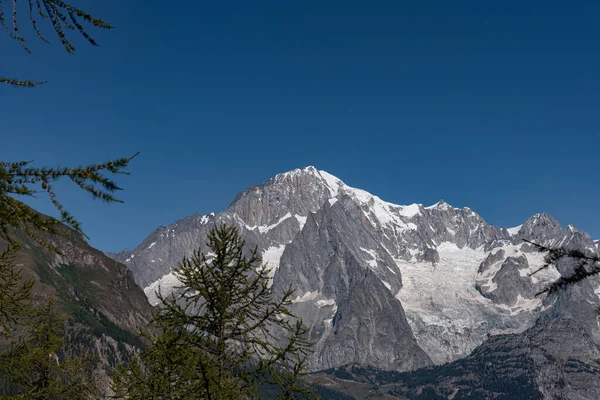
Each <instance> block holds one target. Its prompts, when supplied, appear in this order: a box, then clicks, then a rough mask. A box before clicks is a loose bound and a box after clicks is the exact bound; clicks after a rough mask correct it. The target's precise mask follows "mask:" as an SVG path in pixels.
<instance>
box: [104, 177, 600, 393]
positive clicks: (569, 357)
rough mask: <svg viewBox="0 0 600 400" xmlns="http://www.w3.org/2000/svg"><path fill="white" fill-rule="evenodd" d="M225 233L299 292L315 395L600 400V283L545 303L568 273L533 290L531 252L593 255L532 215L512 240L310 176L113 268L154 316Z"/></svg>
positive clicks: (579, 237) (553, 274) (269, 188)
mask: <svg viewBox="0 0 600 400" xmlns="http://www.w3.org/2000/svg"><path fill="white" fill-rule="evenodd" d="M222 223H226V224H234V225H236V226H237V227H238V228H239V229H240V232H241V233H242V236H243V237H244V239H245V240H246V243H247V245H249V246H252V247H254V246H256V247H257V248H258V250H259V252H260V254H261V255H262V258H263V261H264V263H265V266H264V268H268V269H269V271H270V276H271V277H272V286H271V288H272V290H273V291H274V292H275V293H276V294H279V293H282V292H283V291H284V290H285V289H287V287H288V286H289V285H292V287H294V288H295V289H296V292H295V294H296V299H295V301H294V304H293V311H294V312H295V313H296V315H298V316H300V317H302V319H303V321H304V323H305V324H306V325H307V326H308V327H310V337H311V339H312V340H313V341H314V342H315V343H316V344H315V348H314V353H313V354H312V356H311V359H310V368H311V370H312V371H313V372H314V374H313V375H312V376H311V379H314V380H315V381H318V382H321V383H322V384H323V385H325V386H328V387H329V388H330V389H333V390H335V391H336V392H333V391H330V392H328V393H329V395H328V396H330V398H346V397H344V396H353V397H355V398H423V399H425V398H454V399H459V398H481V399H488V398H495V399H500V398H504V399H519V398H523V399H525V398H532V399H534V398H547V399H555V398H565V399H598V398H600V350H599V348H598V346H597V345H598V344H599V343H600V326H599V323H598V319H597V310H598V309H599V308H600V298H599V296H598V294H599V293H600V284H599V281H597V280H587V281H584V282H582V283H579V284H577V285H573V286H570V287H566V288H564V289H561V290H559V291H557V292H554V293H552V294H551V295H546V294H543V295H539V296H536V293H538V292H540V291H541V290H543V289H544V288H545V287H546V286H547V285H549V284H550V283H551V282H552V281H554V280H555V279H557V278H558V277H560V276H561V274H563V275H568V274H569V273H570V272H571V269H572V265H570V264H569V263H568V262H562V263H559V264H558V265H556V266H551V267H549V268H546V269H544V270H542V271H540V272H539V273H536V274H534V275H531V273H532V272H533V271H536V270H537V269H538V268H540V267H541V266H542V265H544V259H543V254H540V253H539V252H537V250H536V248H534V247H533V246H532V245H530V244H528V243H527V242H525V241H524V240H523V239H526V240H529V241H533V242H536V243H540V244H544V245H547V246H566V247H568V248H573V249H580V250H582V251H583V252H585V253H586V254H589V255H592V254H598V243H597V242H595V241H593V240H592V239H591V238H590V237H589V235H588V234H586V233H585V232H582V231H579V230H577V229H576V228H575V227H573V226H567V227H565V228H563V227H561V226H560V225H559V223H558V222H557V221H556V220H554V219H553V218H552V217H551V216H549V215H546V214H536V215H533V216H531V217H530V218H529V219H527V220H526V221H524V222H523V224H522V225H520V226H517V227H512V228H508V229H507V228H501V227H497V226H493V225H489V224H488V223H486V222H485V220H484V219H483V218H482V217H481V216H479V215H478V214H477V213H475V212H473V211H472V210H471V209H469V208H455V207H452V206H450V205H449V204H447V203H445V202H444V201H440V202H438V203H437V204H434V205H432V206H429V207H424V206H423V205H421V204H411V205H407V206H401V205H395V204H392V203H388V202H386V201H384V200H382V199H380V198H379V197H377V196H375V195H372V194H370V193H367V192H365V191H363V190H360V189H355V188H352V187H349V186H347V185H346V184H344V183H343V182H342V181H341V180H340V179H338V178H336V177H334V176H332V175H330V174H328V173H327V172H324V171H320V170H317V169H316V168H314V167H307V168H304V169H296V170H293V171H290V172H286V173H282V174H279V175H277V176H275V177H274V178H272V179H270V180H269V181H268V182H266V183H264V184H262V185H260V186H251V187H249V188H248V189H246V190H244V191H243V192H241V193H240V194H239V195H238V196H237V197H236V198H235V199H234V200H233V202H232V203H231V205H230V206H229V207H228V208H227V209H226V210H225V211H223V212H221V213H216V214H210V215H199V214H194V215H191V216H189V217H187V218H184V219H182V220H179V221H177V222H174V223H172V224H171V225H169V226H166V227H164V226H161V227H159V228H157V229H156V230H155V231H154V232H152V233H151V234H150V235H149V236H148V237H146V238H145V239H144V240H143V241H142V243H141V244H140V245H139V246H138V247H137V248H135V249H134V250H131V251H130V250H123V251H121V252H120V253H118V254H108V255H109V256H110V257H112V258H113V259H114V260H116V261H119V262H120V263H123V264H125V265H126V266H127V267H128V268H129V270H130V271H131V272H132V274H133V278H134V279H135V281H136V282H137V284H138V285H139V286H141V287H142V288H144V291H145V294H146V296H147V297H148V299H149V301H150V303H151V304H152V305H156V304H157V303H158V299H157V297H156V292H157V290H158V288H159V287H160V288H161V290H162V292H163V293H169V291H172V290H173V288H174V287H176V286H177V284H178V282H177V279H176V278H175V276H174V275H173V274H172V272H171V270H172V269H173V268H174V267H176V266H177V264H178V263H179V261H180V260H181V259H182V258H183V257H184V256H189V255H191V254H192V252H193V251H194V250H196V249H197V248H198V247H200V248H201V249H202V250H203V251H206V250H207V249H206V245H205V241H206V240H205V238H206V234H207V232H208V231H209V229H210V228H211V227H213V226H214V225H215V224H222ZM107 315H108V314H107ZM123 323H124V324H125V322H123ZM132 323H133V320H132ZM123 326H125V325H123ZM324 398H328V397H327V396H324ZM347 398H352V397H347Z"/></svg>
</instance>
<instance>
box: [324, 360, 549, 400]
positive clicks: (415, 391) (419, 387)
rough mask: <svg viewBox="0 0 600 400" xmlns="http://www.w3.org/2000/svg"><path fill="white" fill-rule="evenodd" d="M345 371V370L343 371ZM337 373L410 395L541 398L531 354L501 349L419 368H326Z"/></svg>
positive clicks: (458, 397) (402, 396)
mask: <svg viewBox="0 0 600 400" xmlns="http://www.w3.org/2000/svg"><path fill="white" fill-rule="evenodd" d="M342 371H343V372H342ZM323 373H326V374H328V375H333V376H335V377H339V376H343V377H344V378H343V379H346V380H352V381H355V382H360V383H363V384H364V385H375V386H376V387H378V388H383V387H385V388H386V389H385V390H387V394H388V395H392V396H396V397H398V398H408V399H446V398H448V397H449V396H451V395H452V394H454V393H455V392H456V393H455V394H454V399H490V398H493V399H506V400H508V399H529V400H538V399H542V395H541V393H540V392H539V391H538V388H537V384H536V382H535V376H534V365H533V361H532V360H531V359H530V358H528V357H514V356H513V357H509V356H508V355H507V354H504V353H503V351H502V349H498V351H497V352H495V353H494V354H482V355H480V356H478V357H467V358H464V359H461V360H457V361H454V362H452V363H448V364H444V365H439V366H432V367H426V368H422V369H419V370H416V371H408V372H395V371H383V370H378V369H376V368H373V367H359V366H346V367H340V368H335V369H330V370H326V371H323Z"/></svg>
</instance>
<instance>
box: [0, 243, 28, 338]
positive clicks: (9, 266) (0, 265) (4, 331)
mask: <svg viewBox="0 0 600 400" xmlns="http://www.w3.org/2000/svg"><path fill="white" fill-rule="evenodd" d="M19 247H20V246H19V245H18V244H13V245H11V246H8V247H7V248H6V250H4V251H3V252H1V253H0V337H5V336H8V335H10V333H11V331H12V329H13V327H14V325H15V324H16V323H17V322H18V321H19V320H20V319H21V318H22V317H23V316H24V315H25V314H26V313H27V311H28V305H29V299H30V298H31V290H32V288H33V284H34V281H33V279H24V278H23V269H22V268H18V267H16V266H15V261H14V258H15V254H16V252H17V251H18V250H19Z"/></svg>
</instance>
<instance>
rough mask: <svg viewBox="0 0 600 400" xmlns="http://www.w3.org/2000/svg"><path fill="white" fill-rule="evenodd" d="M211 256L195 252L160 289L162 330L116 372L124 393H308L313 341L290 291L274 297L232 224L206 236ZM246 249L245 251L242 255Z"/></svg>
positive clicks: (128, 395)
mask: <svg viewBox="0 0 600 400" xmlns="http://www.w3.org/2000/svg"><path fill="white" fill-rule="evenodd" d="M207 245H208V247H209V248H210V250H211V253H212V254H214V256H210V257H209V256H207V255H206V254H204V253H202V252H200V251H197V252H196V253H195V254H194V255H193V256H192V257H190V258H185V259H184V260H183V261H182V262H181V263H180V264H179V266H178V268H177V269H175V270H174V273H175V275H176V276H177V278H178V279H179V280H180V281H181V283H182V286H181V287H180V288H179V290H178V291H176V292H174V293H173V294H172V295H171V296H168V297H165V296H163V295H162V294H160V293H159V298H160V299H161V301H162V306H161V308H160V310H159V311H158V313H157V315H156V316H155V318H154V324H155V326H156V327H157V328H158V330H159V332H160V334H159V335H157V336H151V335H148V334H146V337H147V338H148V339H149V340H150V341H151V345H150V346H149V347H148V348H147V349H145V350H144V351H143V352H142V354H141V356H140V357H139V358H135V359H133V360H132V361H131V362H130V363H129V365H128V366H127V367H123V368H120V369H119V370H118V372H117V373H116V374H115V377H114V385H113V390H114V391H115V393H116V394H117V396H118V397H120V398H126V399H139V400H142V399H143V400H146V399H184V398H185V399H215V400H216V399H218V400H221V399H223V400H226V399H236V400H237V399H245V398H255V397H257V396H258V395H259V393H260V392H261V387H263V388H265V389H266V392H268V393H270V394H271V395H273V396H275V397H276V398H279V399H309V398H313V397H314V395H312V394H311V390H310V388H309V387H307V386H306V384H304V383H303V381H302V378H303V377H304V376H305V375H306V372H305V363H306V357H307V354H308V352H309V350H310V346H311V344H310V343H309V342H308V341H307V340H306V337H305V336H306V332H307V330H306V328H304V327H303V326H302V322H301V321H299V320H296V318H295V316H294V315H292V314H291V312H290V310H289V307H290V305H291V299H292V294H293V290H291V289H290V290H288V291H287V292H286V293H285V294H284V295H283V296H282V297H281V298H275V297H273V294H272V293H271V291H270V288H269V280H268V271H267V270H266V269H264V268H263V267H262V266H261V259H260V257H259V256H258V255H257V252H256V249H254V250H252V251H247V249H244V242H243V241H242V240H241V238H240V237H239V233H238V231H237V229H236V228H234V227H229V226H220V227H216V228H214V229H212V230H211V232H210V233H209V235H208V243H207ZM246 253H247V255H246Z"/></svg>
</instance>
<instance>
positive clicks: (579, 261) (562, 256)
mask: <svg viewBox="0 0 600 400" xmlns="http://www.w3.org/2000/svg"><path fill="white" fill-rule="evenodd" d="M523 240H524V241H525V242H527V243H529V244H531V245H532V246H534V247H535V248H536V249H537V250H538V251H539V252H540V253H546V256H545V257H544V265H543V266H542V267H540V268H538V269H537V270H535V271H533V272H532V273H531V274H529V275H530V276H532V275H535V274H537V273H538V272H540V271H542V270H544V269H547V268H548V267H550V266H551V265H555V264H556V263H557V262H559V261H561V260H567V259H570V260H573V261H574V262H575V265H574V266H573V272H572V273H571V274H570V275H569V276H561V277H560V278H558V279H557V280H555V281H554V282H553V283H552V284H550V285H549V286H548V287H547V288H545V289H544V290H542V291H540V292H539V293H537V294H536V296H537V295H540V294H543V293H553V292H556V291H557V290H558V289H560V288H562V287H564V286H568V285H572V284H574V283H577V282H581V281H582V280H584V279H587V278H590V277H592V276H595V275H598V274H600V257H599V256H598V255H596V254H592V255H587V254H585V253H584V252H582V251H581V250H576V249H568V248H565V247H548V246H544V245H541V244H539V243H534V242H531V241H529V240H525V239H523Z"/></svg>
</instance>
